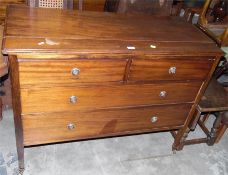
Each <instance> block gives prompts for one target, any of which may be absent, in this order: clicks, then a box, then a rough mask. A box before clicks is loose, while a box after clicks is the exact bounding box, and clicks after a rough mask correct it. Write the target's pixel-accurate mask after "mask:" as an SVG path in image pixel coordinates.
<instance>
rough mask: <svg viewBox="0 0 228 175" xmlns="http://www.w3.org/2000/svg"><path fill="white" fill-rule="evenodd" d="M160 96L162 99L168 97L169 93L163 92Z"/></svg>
mask: <svg viewBox="0 0 228 175" xmlns="http://www.w3.org/2000/svg"><path fill="white" fill-rule="evenodd" d="M159 96H160V97H166V96H167V92H166V91H161V92H160V94H159Z"/></svg>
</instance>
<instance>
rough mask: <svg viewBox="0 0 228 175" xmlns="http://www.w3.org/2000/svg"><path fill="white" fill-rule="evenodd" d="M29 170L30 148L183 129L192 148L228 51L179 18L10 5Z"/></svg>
mask: <svg viewBox="0 0 228 175" xmlns="http://www.w3.org/2000/svg"><path fill="white" fill-rule="evenodd" d="M3 53H4V54H5V55H8V57H9V61H10V72H11V79H12V87H13V90H12V93H13V110H14V119H15V126H16V140H17V149H18V156H19V161H20V162H19V165H20V168H23V167H24V162H23V161H24V151H23V150H24V147H25V146H30V145H38V144H46V143H53V142H62V141H70V140H78V139H88V138H97V137H107V136H115V135H128V134H134V133H148V132H153V131H163V130H168V131H170V130H177V131H178V132H177V136H176V138H175V141H174V144H173V149H175V150H178V149H181V148H182V144H181V143H182V141H183V139H184V138H185V137H186V134H187V133H188V131H189V127H190V125H191V121H192V120H193V113H194V111H195V106H196V105H197V103H198V102H199V99H200V98H201V95H202V93H203V92H204V90H205V88H206V86H207V84H208V81H209V79H210V77H211V75H212V73H213V71H214V69H215V66H216V65H217V63H218V61H219V58H220V57H221V55H222V52H221V51H220V50H219V49H218V48H217V47H216V46H215V44H214V43H213V42H212V41H211V40H210V39H209V38H208V37H207V36H205V35H204V34H203V33H201V32H200V31H199V30H198V29H197V28H196V27H194V26H192V25H191V24H188V23H185V22H184V21H181V20H180V19H179V18H175V17H151V16H131V15H117V14H110V13H95V12H72V11H59V10H50V9H33V8H31V9H29V8H28V7H23V6H9V8H8V10H7V18H6V27H5V35H4V41H3Z"/></svg>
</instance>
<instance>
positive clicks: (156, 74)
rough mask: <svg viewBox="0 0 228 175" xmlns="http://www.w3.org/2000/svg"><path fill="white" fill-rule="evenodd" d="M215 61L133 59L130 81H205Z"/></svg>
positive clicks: (195, 59) (200, 59) (210, 59)
mask: <svg viewBox="0 0 228 175" xmlns="http://www.w3.org/2000/svg"><path fill="white" fill-rule="evenodd" d="M213 62H214V60H213V59H212V58H208V59H205V58H204V59H202V58H198V59H197V57H196V58H193V59H191V58H190V57H188V58H185V57H183V58H182V59H179V60H177V59H153V60H140V59H133V60H132V65H131V68H130V74H129V77H128V80H129V81H158V80H203V79H205V77H206V76H207V74H208V72H209V71H210V68H211V66H212V64H213Z"/></svg>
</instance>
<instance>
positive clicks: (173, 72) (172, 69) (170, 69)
mask: <svg viewBox="0 0 228 175" xmlns="http://www.w3.org/2000/svg"><path fill="white" fill-rule="evenodd" d="M176 70H177V68H176V67H170V68H169V74H175V73H176Z"/></svg>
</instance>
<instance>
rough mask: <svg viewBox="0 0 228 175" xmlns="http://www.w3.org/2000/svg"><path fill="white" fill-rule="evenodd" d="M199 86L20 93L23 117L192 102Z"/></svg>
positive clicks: (131, 87)
mask: <svg viewBox="0 0 228 175" xmlns="http://www.w3.org/2000/svg"><path fill="white" fill-rule="evenodd" d="M200 86H201V82H194V83H193V82H190V83H168V84H144V85H140V84H139V85H115V86H91V87H52V88H34V89H21V107H22V113H23V114H29V113H40V112H57V111H75V110H87V109H98V108H110V107H123V106H138V105H155V104H171V103H172V104H173V103H185V102H193V101H194V100H195V97H196V94H197V92H198V90H199V88H200Z"/></svg>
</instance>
